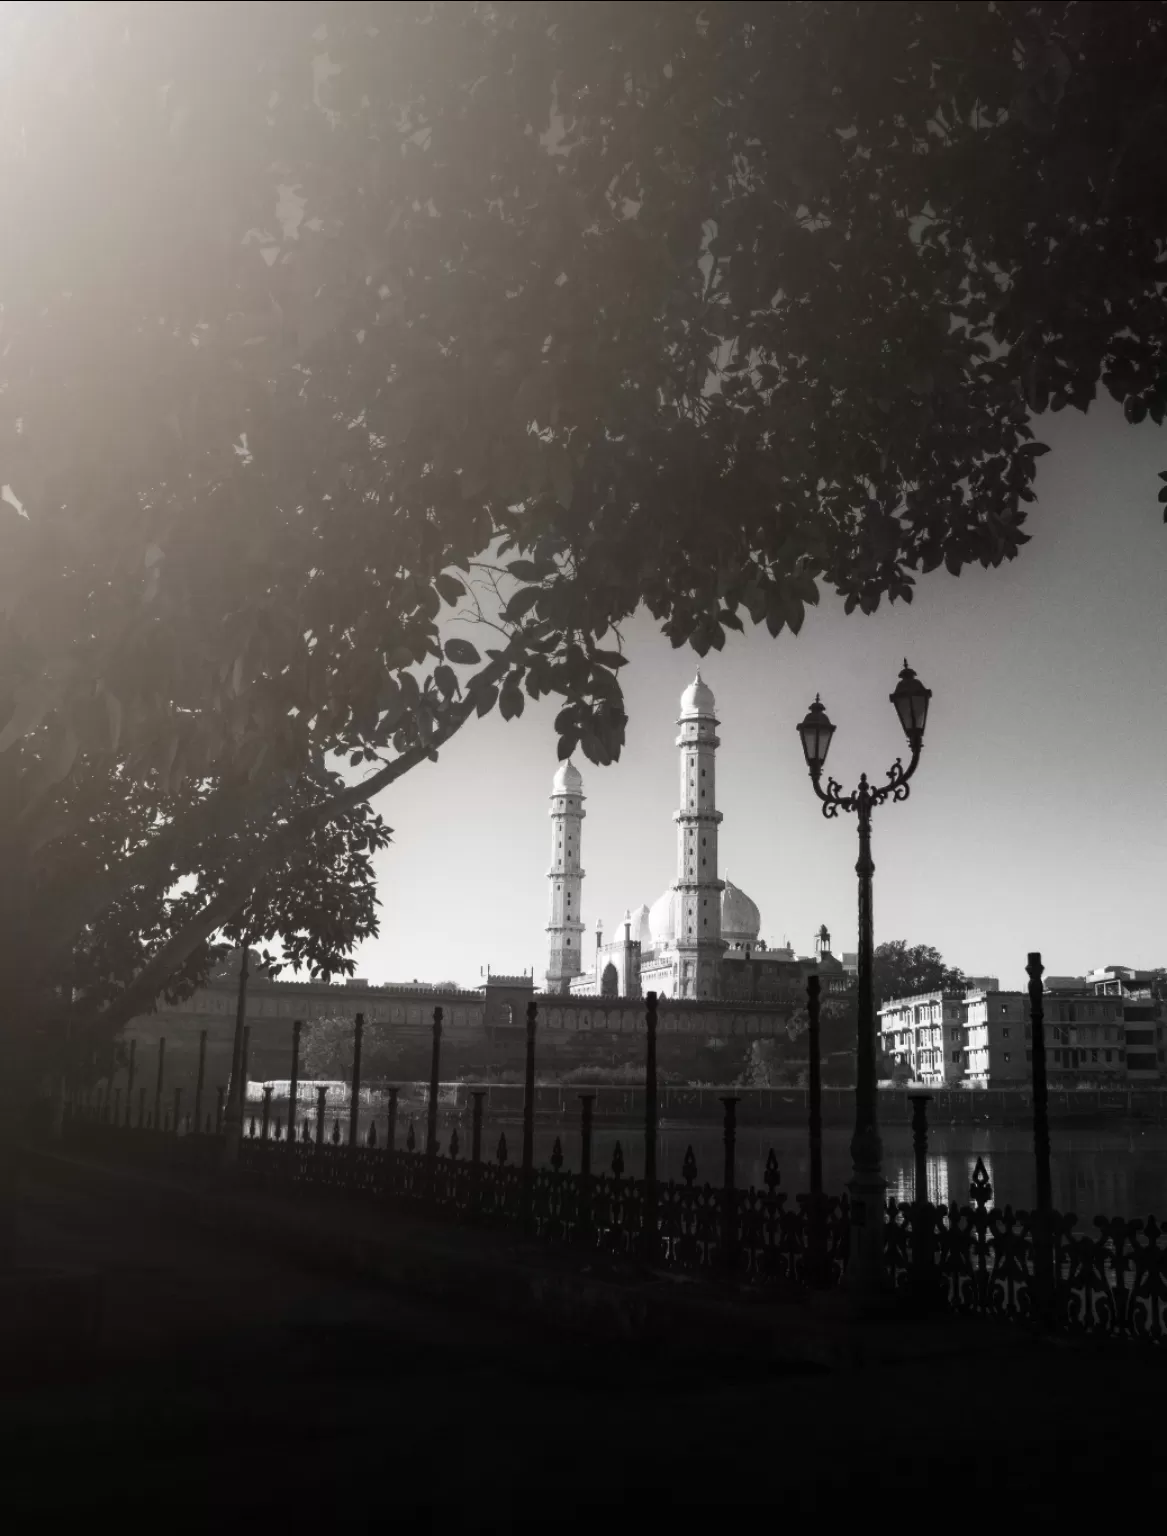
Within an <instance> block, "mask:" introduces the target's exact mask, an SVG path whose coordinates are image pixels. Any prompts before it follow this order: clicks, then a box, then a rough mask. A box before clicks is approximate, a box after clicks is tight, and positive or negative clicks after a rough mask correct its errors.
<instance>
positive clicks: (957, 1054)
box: [921, 1051, 960, 1241]
mask: <svg viewBox="0 0 1167 1536" xmlns="http://www.w3.org/2000/svg"><path fill="white" fill-rule="evenodd" d="M952 1059H953V1061H959V1060H960V1052H959V1051H953V1053H952ZM921 1241H922V1239H921Z"/></svg>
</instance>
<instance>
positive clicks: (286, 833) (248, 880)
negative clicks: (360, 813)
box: [85, 637, 521, 1035]
mask: <svg viewBox="0 0 1167 1536" xmlns="http://www.w3.org/2000/svg"><path fill="white" fill-rule="evenodd" d="M519 649H521V647H520V645H519V642H518V637H516V639H515V640H514V641H512V643H511V645H510V646H508V648H507V650H506V651H504V652H503V653H502V655H501V656H499V657H497V658H496V659H495V660H493V661H491V662H490V663H489V664H488V665H487V666H485V667H483V668H482V669H481V671H479V672H477V673H475V675H474V678H473V684H474V685H475V686H474V689H473V690H471V689H470V688H467V690H466V692H465V696H464V697H463V698H462V699H460V700H459V701H458V703H457V704H453V705H451V707H450V709H449V711H448V713H447V715H446V718H445V720H444V721H443V723H442V725H441V726H440V727H439V729H438V730H437V731H436V732H435V733H434V736H433V737H432V738H431V739H430V741H428V742H426V743H424V744H421V743H419V744H418V745H416V746H413V747H410V748H409V749H408V750H407V751H405V752H402V753H400V754H399V756H397V757H395V758H394V759H393V761H392V762H391V763H387V764H386V766H385V767H384V768H382V769H381V770H380V772H378V773H374V774H371V775H370V776H369V777H368V778H367V779H362V780H361V782H360V783H359V784H350V785H349V786H348V787H347V788H345V789H343V790H341V792H340V793H339V794H337V795H334V796H333V798H332V799H331V800H325V801H323V802H322V803H321V804H320V805H315V806H311V807H310V808H309V809H308V810H306V811H302V812H301V813H300V814H299V815H298V816H294V817H292V819H291V820H290V821H289V822H287V823H286V824H285V825H284V826H283V827H281V828H280V829H279V830H278V831H276V832H274V833H273V834H272V835H271V836H270V837H269V838H268V840H267V841H266V842H265V843H264V844H263V845H262V847H261V848H260V849H259V851H258V852H257V853H256V854H255V855H254V857H252V858H250V859H248V861H247V864H246V866H245V867H243V868H241V869H240V870H239V871H238V873H237V874H235V875H234V876H233V877H232V878H231V879H229V880H228V881H227V883H226V884H225V885H224V886H223V889H222V890H221V891H220V892H219V893H218V894H217V895H216V896H214V897H212V898H211V900H210V901H208V903H207V905H206V906H205V907H203V908H202V910H201V911H200V912H198V913H197V914H196V915H195V916H194V917H192V918H191V919H190V920H189V921H188V922H187V923H186V924H185V925H184V926H183V927H182V928H181V929H180V930H179V932H178V933H176V934H175V935H174V936H173V937H172V938H171V939H169V940H168V941H167V942H166V943H165V944H164V945H163V946H162V948H161V949H160V950H158V952H157V953H156V954H155V955H154V956H152V958H151V959H150V960H148V961H147V962H146V964H145V965H144V966H143V967H142V969H141V970H140V971H139V972H138V974H137V976H135V978H134V980H133V981H132V982H131V983H130V985H129V986H128V987H127V988H126V990H125V991H124V992H123V993H122V994H121V995H120V996H119V997H117V998H115V999H114V1001H113V1002H112V1003H110V1004H108V1006H107V1007H105V1008H104V1009H102V1011H101V1012H100V1013H97V1014H95V1015H93V1016H92V1017H91V1018H89V1019H88V1020H86V1021H85V1027H86V1028H87V1029H89V1030H90V1031H92V1032H93V1033H95V1034H102V1035H110V1034H116V1033H117V1031H118V1030H119V1029H121V1028H122V1027H123V1026H124V1025H126V1024H127V1023H128V1022H129V1021H130V1019H132V1018H133V1017H134V1016H135V1015H136V1014H138V1013H141V1012H142V1011H143V1010H144V1009H146V1008H150V1007H153V1004H154V1001H155V999H156V998H157V996H158V994H159V992H161V990H162V988H163V987H164V986H165V985H166V983H167V981H168V980H169V979H170V977H171V976H172V975H173V974H174V972H175V971H176V970H177V969H178V967H179V966H180V965H182V963H183V961H184V960H186V959H187V958H188V956H189V955H191V954H192V952H193V951H194V950H195V949H196V948H197V946H198V945H199V944H201V943H202V942H203V941H204V940H205V939H208V938H210V936H211V934H212V933H214V932H215V931H216V930H217V929H219V928H221V927H222V926H223V925H224V923H227V922H229V921H230V920H231V918H232V917H233V916H234V915H235V914H236V913H237V912H238V911H239V910H240V908H241V907H242V906H243V905H244V904H245V902H246V901H247V898H248V897H249V896H250V895H251V893H252V891H253V890H254V889H255V887H256V885H257V884H258V882H259V880H260V879H261V878H262V876H263V875H265V874H266V873H267V872H268V870H270V869H271V868H272V866H273V865H275V864H276V863H277V862H279V861H280V860H281V859H285V858H288V859H290V861H291V863H292V865H293V866H295V865H296V864H297V863H298V862H300V861H301V860H302V858H307V857H308V854H307V849H306V843H307V839H308V838H310V837H311V836H312V834H313V833H315V832H316V831H317V830H319V828H320V827H322V826H325V825H326V824H327V823H328V822H329V821H331V820H333V818H334V817H336V816H339V815H341V814H342V813H343V812H344V811H346V810H349V809H350V808H351V807H353V806H356V805H360V804H361V803H362V801H365V800H368V799H370V798H371V797H372V796H373V795H375V794H378V793H379V792H380V791H381V790H382V789H385V788H387V787H388V786H389V785H390V784H392V783H393V782H394V781H395V780H397V779H399V778H401V776H402V775H403V774H405V773H408V772H409V770H410V769H411V768H416V767H417V765H418V764H419V763H421V762H423V761H424V760H425V759H426V758H428V757H429V756H430V755H431V754H432V753H433V752H434V751H436V750H437V748H438V747H440V746H443V745H444V744H445V743H446V742H447V741H449V740H450V738H451V737H452V736H453V735H455V734H456V733H457V732H458V731H459V730H461V728H462V726H463V725H464V724H465V723H466V721H467V720H468V719H469V718H470V716H471V715H472V714H473V713H474V711H475V709H476V708H477V702H478V701H477V692H478V691H479V689H480V688H481V686H482V685H490V684H493V683H494V682H496V681H497V680H498V679H499V678H500V677H501V676H502V675H503V673H505V672H506V670H507V668H508V667H509V666H510V664H511V661H512V659H513V653H514V652H515V651H517V650H519Z"/></svg>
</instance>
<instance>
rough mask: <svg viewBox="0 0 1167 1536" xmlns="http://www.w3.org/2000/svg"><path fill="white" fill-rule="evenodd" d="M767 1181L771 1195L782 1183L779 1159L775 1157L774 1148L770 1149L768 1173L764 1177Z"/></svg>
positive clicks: (767, 1161) (767, 1162) (767, 1160)
mask: <svg viewBox="0 0 1167 1536" xmlns="http://www.w3.org/2000/svg"><path fill="white" fill-rule="evenodd" d="M763 1177H764V1178H765V1180H766V1188H767V1189H768V1190H769V1191H770V1193H771V1194H773V1193H774V1191H775V1190H776V1189H777V1188H778V1186H779V1184H781V1182H782V1175H781V1174H780V1173H779V1172H778V1159H777V1158H776V1157H775V1156H774V1148H773V1147H771V1148H770V1155H769V1157H768V1158H767V1159H766V1172H765V1174H764V1175H763Z"/></svg>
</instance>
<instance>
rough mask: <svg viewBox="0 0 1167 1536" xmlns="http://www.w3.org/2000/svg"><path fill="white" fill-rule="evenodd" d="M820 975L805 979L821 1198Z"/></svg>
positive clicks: (813, 1181)
mask: <svg viewBox="0 0 1167 1536" xmlns="http://www.w3.org/2000/svg"><path fill="white" fill-rule="evenodd" d="M820 987H821V983H820V981H819V978H818V977H817V976H808V977H807V979H806V1012H807V1018H808V1020H809V1029H808V1031H807V1032H808V1035H809V1045H810V1093H809V1101H810V1104H809V1107H810V1192H811V1195H812V1197H816V1198H817V1197H819V1196H821V1195H822V1192H823V1075H822V1040H821V1036H820V1034H819V991H820Z"/></svg>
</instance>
